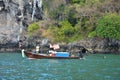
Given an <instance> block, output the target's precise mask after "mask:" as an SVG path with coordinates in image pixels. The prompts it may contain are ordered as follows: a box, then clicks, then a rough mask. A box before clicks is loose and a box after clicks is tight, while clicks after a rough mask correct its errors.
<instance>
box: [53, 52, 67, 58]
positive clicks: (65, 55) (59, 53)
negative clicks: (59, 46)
mask: <svg viewBox="0 0 120 80" xmlns="http://www.w3.org/2000/svg"><path fill="white" fill-rule="evenodd" d="M55 56H56V57H69V53H68V52H56V54H55Z"/></svg>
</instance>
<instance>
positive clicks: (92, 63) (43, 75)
mask: <svg viewBox="0 0 120 80" xmlns="http://www.w3.org/2000/svg"><path fill="white" fill-rule="evenodd" d="M85 58H86V59H85V60H79V59H76V60H64V59H63V60H59V59H39V60H37V59H34V60H29V59H27V58H23V57H22V56H21V53H0V80H120V55H113V54H90V55H87V56H85Z"/></svg>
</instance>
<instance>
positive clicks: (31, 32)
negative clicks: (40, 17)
mask: <svg viewBox="0 0 120 80" xmlns="http://www.w3.org/2000/svg"><path fill="white" fill-rule="evenodd" d="M38 29H39V25H38V24H37V23H36V22H35V23H32V24H30V25H29V26H28V34H29V35H34V33H36V31H37V30H38Z"/></svg>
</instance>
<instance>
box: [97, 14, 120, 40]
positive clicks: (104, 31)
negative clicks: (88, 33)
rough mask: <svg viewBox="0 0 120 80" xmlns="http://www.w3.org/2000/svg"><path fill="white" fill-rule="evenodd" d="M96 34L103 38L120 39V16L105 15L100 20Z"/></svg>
mask: <svg viewBox="0 0 120 80" xmlns="http://www.w3.org/2000/svg"><path fill="white" fill-rule="evenodd" d="M96 35H97V36H100V37H103V38H115V39H120V16H119V15H117V14H107V15H105V16H103V17H102V18H101V19H100V20H99V21H98V25H97V28H96Z"/></svg>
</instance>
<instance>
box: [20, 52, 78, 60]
mask: <svg viewBox="0 0 120 80" xmlns="http://www.w3.org/2000/svg"><path fill="white" fill-rule="evenodd" d="M24 54H25V56H26V57H28V59H80V57H78V56H73V57H72V56H69V57H57V56H50V55H47V54H35V53H32V52H28V51H22V55H24Z"/></svg>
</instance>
